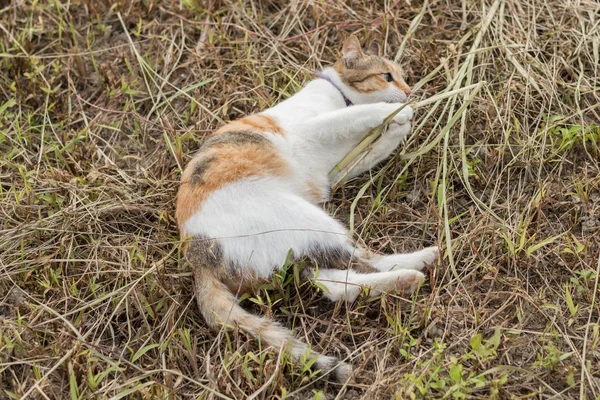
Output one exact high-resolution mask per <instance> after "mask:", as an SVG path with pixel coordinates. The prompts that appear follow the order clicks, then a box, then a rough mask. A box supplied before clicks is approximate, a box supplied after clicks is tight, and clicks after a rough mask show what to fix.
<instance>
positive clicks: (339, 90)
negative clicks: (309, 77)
mask: <svg viewBox="0 0 600 400" xmlns="http://www.w3.org/2000/svg"><path fill="white" fill-rule="evenodd" d="M317 78H320V79H323V80H326V81H327V82H329V83H331V84H332V85H333V87H334V88H336V89H337V90H338V92H340V94H341V95H342V97H343V98H344V102H345V103H346V107H350V106H352V105H354V103H352V101H350V99H349V98H347V97H346V95H345V94H344V92H342V89H340V88H339V86H338V85H336V83H335V82H334V81H332V80H331V78H330V77H328V76H327V75H325V74H324V73H322V72H319V73H318V74H317Z"/></svg>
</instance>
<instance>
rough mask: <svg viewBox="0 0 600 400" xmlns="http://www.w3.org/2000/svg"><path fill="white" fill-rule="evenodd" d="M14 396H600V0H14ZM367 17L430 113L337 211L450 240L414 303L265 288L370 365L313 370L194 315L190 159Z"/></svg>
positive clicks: (6, 183)
mask: <svg viewBox="0 0 600 400" xmlns="http://www.w3.org/2000/svg"><path fill="white" fill-rule="evenodd" d="M0 8H1V9H0V46H1V49H0V50H1V51H0V128H1V130H0V215H1V217H0V398H27V397H28V398H39V399H41V398H45V399H48V398H50V399H63V398H83V399H88V398H105V397H107V398H108V397H111V398H156V397H158V398H209V399H213V398H214V399H216V398H238V399H241V398H247V397H249V396H250V395H251V394H254V397H252V398H265V399H267V398H284V397H286V396H287V397H288V398H297V399H305V398H327V399H329V398H331V399H333V398H339V399H343V398H347V399H358V398H365V399H379V398H381V399H390V398H397V399H405V398H407V399H408V398H442V397H445V398H455V399H461V398H502V399H508V398H511V399H517V398H519V399H524V398H532V399H550V398H569V399H575V398H583V399H598V398H600V324H599V323H600V305H599V303H600V298H599V297H600V296H599V290H598V278H599V275H600V274H599V269H600V233H599V231H600V165H599V164H600V163H599V160H600V152H599V150H598V146H599V141H600V139H599V135H600V129H599V128H598V123H599V121H600V117H599V116H598V113H599V112H600V110H599V108H600V107H599V104H600V92H599V91H598V90H599V89H598V88H599V87H600V86H599V83H600V70H599V68H598V65H599V58H600V56H599V53H600V28H599V27H600V6H599V4H598V3H597V2H596V1H594V0H524V1H517V0H497V1H493V0H483V1H468V0H462V1H439V0H431V1H429V2H425V3H423V2H420V1H414V0H413V1H408V0H399V1H378V2H370V1H366V0H355V1H348V2H326V1H306V2H297V1H295V2H290V3H286V2H276V1H270V2H269V1H263V2H241V1H236V2H229V1H218V0H214V1H205V2H202V1H193V0H182V1H174V0H172V1H153V0H143V1H137V0H136V1H114V2H99V1H90V0H87V1H67V0H53V1H48V2H45V1H32V0H12V1H8V2H7V1H0ZM350 33H356V34H357V35H358V36H359V37H360V39H361V40H362V41H363V42H364V43H365V44H367V43H368V42H370V41H371V40H377V41H379V42H380V43H381V44H383V45H384V46H383V47H384V50H385V52H386V54H387V56H388V57H390V58H396V59H398V60H399V62H400V63H401V64H402V65H403V66H404V68H405V70H406V73H407V80H408V82H409V84H411V85H412V86H413V88H414V89H415V90H414V91H413V93H414V94H413V96H412V97H413V98H414V99H416V100H422V99H425V98H429V97H431V96H433V95H435V94H438V93H441V92H442V91H444V90H450V89H456V88H461V87H465V86H468V85H471V84H479V83H481V86H480V90H479V91H478V92H476V91H475V90H471V91H467V92H463V93H461V94H459V95H455V96H453V97H451V98H450V99H448V100H444V101H441V102H439V103H436V104H434V105H428V106H423V107H420V108H418V109H417V112H416V114H415V121H416V123H415V126H414V130H413V134H412V136H411V138H410V139H409V140H408V142H407V143H406V144H405V146H403V147H402V148H401V149H399V150H398V151H397V152H396V153H395V154H394V156H393V157H392V158H391V159H390V160H388V162H386V163H385V165H384V166H383V167H382V168H380V169H377V170H375V171H372V173H371V174H370V175H368V174H367V176H362V177H361V178H359V179H356V180H353V181H349V182H346V183H345V184H342V185H339V186H338V187H337V188H336V189H335V191H334V195H333V199H332V201H331V202H329V203H327V204H325V205H324V207H325V208H326V209H327V210H329V211H330V212H331V213H333V214H334V215H336V217H337V218H339V219H340V220H341V221H343V222H344V223H347V224H349V225H350V226H351V228H352V229H353V232H354V235H355V237H356V238H357V239H358V240H360V241H363V242H364V243H366V244H367V245H368V246H369V247H370V248H372V249H374V250H376V251H380V252H384V253H385V252H394V251H409V250H415V249H418V248H421V247H423V246H430V245H437V246H439V247H440V249H441V251H442V254H443V257H442V259H441V260H440V262H439V263H438V264H436V265H434V266H432V267H431V268H430V269H429V270H428V272H427V280H426V283H425V284H424V285H423V286H422V287H421V288H420V290H419V291H418V293H416V294H415V295H413V296H412V297H402V296H400V295H398V294H394V293H391V294H388V295H385V296H382V297H380V298H375V299H367V298H366V296H363V297H361V298H360V299H359V300H357V301H356V302H355V303H354V304H350V305H345V304H341V303H339V304H328V303H326V302H324V301H322V300H321V297H320V294H319V291H318V289H317V288H315V287H314V286H313V285H311V284H309V283H302V282H299V281H298V280H297V279H296V278H295V274H294V273H293V272H294V271H295V270H294V267H290V269H289V270H288V272H287V274H283V275H282V276H280V277H278V279H276V280H275V282H274V284H273V285H271V286H270V287H265V288H264V289H263V290H261V291H260V292H259V293H258V294H257V295H254V296H253V297H251V298H249V299H246V301H245V304H246V306H247V307H249V308H251V309H254V310H255V311H257V312H262V313H266V314H268V315H271V316H272V317H273V318H275V319H277V320H279V321H281V322H282V323H284V324H286V325H287V326H293V327H294V331H295V334H296V335H297V336H298V337H300V338H302V339H303V340H306V341H307V342H309V343H311V344H312V345H313V347H314V348H315V349H317V350H319V351H322V352H325V353H328V354H337V355H339V356H342V357H344V358H347V360H348V361H349V362H350V363H351V364H352V365H353V366H354V367H355V372H354V375H353V377H352V379H351V380H350V381H348V382H344V383H341V384H339V383H335V382H332V381H330V380H329V379H327V378H326V377H318V376H317V377H312V375H311V374H312V373H311V372H310V369H309V368H308V367H307V366H306V365H305V366H303V365H301V364H292V363H290V362H289V361H288V360H287V358H286V357H285V356H278V352H277V350H274V349H268V348H264V347H261V345H260V343H258V342H256V341H254V340H251V339H250V338H248V337H246V336H245V335H244V334H243V333H241V332H230V333H227V332H220V333H219V334H215V333H212V332H210V331H209V330H208V329H207V328H206V326H205V324H204V322H203V321H202V318H201V316H200V315H199V313H198V311H197V310H196V307H195V303H194V302H193V299H192V293H191V289H190V287H191V276H190V268H189V266H187V265H185V263H184V262H182V260H181V251H180V250H181V249H180V241H179V237H178V234H177V230H176V225H175V221H174V215H175V213H174V204H175V193H176V190H177V187H178V181H179V179H180V176H181V171H182V167H183V166H185V164H186V162H187V161H188V160H189V159H190V157H191V156H192V155H193V153H194V151H195V150H196V149H197V148H198V147H199V145H200V144H201V143H202V141H203V140H204V138H205V137H206V135H207V134H208V133H209V132H210V131H211V130H213V129H215V128H216V127H218V126H219V125H221V124H222V123H223V122H224V121H227V120H230V119H234V118H238V117H241V116H244V115H246V114H248V113H252V112H255V111H258V110H262V109H264V108H266V107H269V106H270V105H272V104H275V103H277V102H278V101H280V100H282V99H285V98H286V97H288V96H290V95H291V94H293V93H294V92H295V91H297V90H298V89H299V88H300V87H301V86H302V85H303V84H304V83H305V82H306V81H307V80H309V79H310V78H311V76H312V73H313V72H314V71H315V70H318V69H319V68H321V67H323V66H325V65H327V64H329V63H331V62H333V61H334V60H335V59H336V57H338V56H339V53H340V47H341V43H342V42H343V40H344V38H345V37H347V36H348V35H349V34H350Z"/></svg>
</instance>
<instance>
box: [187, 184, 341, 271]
mask: <svg viewBox="0 0 600 400" xmlns="http://www.w3.org/2000/svg"><path fill="white" fill-rule="evenodd" d="M185 230H186V232H187V233H188V235H190V236H202V237H208V238H214V239H216V240H217V243H218V244H219V246H220V248H221V250H222V255H223V259H224V261H225V262H226V264H227V265H230V266H232V267H233V268H243V269H245V268H250V269H252V270H253V271H254V272H255V273H256V274H257V275H258V276H259V277H265V278H266V277H268V276H270V275H271V274H272V272H273V271H274V270H275V269H278V268H281V267H282V266H283V265H284V264H285V262H286V260H287V259H288V257H289V256H290V255H293V256H295V257H299V256H303V255H307V254H311V251H313V250H314V249H315V248H318V247H323V246H327V247H330V246H331V247H336V246H338V245H339V246H343V247H346V246H348V238H347V236H346V233H347V231H346V229H345V228H344V227H343V226H342V225H341V224H340V223H339V222H338V221H336V220H335V219H333V218H331V217H330V216H329V215H328V214H327V213H326V212H325V211H323V210H322V209H321V208H319V207H318V206H315V205H313V204H311V203H310V202H308V201H307V200H305V199H303V198H302V197H300V196H299V195H296V194H294V193H293V192H291V191H290V190H289V187H288V185H287V184H286V183H285V182H284V181H282V180H280V179H273V178H271V179H269V178H260V179H244V180H240V181H238V182H235V183H232V184H229V185H227V186H225V187H223V188H221V189H219V190H217V191H215V192H214V193H212V194H211V195H210V196H209V197H208V198H207V199H206V200H205V201H204V202H203V203H202V205H201V206H200V209H199V210H198V211H197V212H196V213H195V214H194V215H193V216H192V217H191V218H189V219H188V220H187V222H185ZM290 251H291V253H290Z"/></svg>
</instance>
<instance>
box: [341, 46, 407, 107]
mask: <svg viewBox="0 0 600 400" xmlns="http://www.w3.org/2000/svg"><path fill="white" fill-rule="evenodd" d="M379 53H380V50H379V45H377V43H375V42H373V43H371V46H370V47H369V49H368V50H367V51H366V52H363V49H362V48H361V46H360V42H359V41H358V39H357V38H356V36H354V35H352V36H350V37H349V38H348V39H347V40H346V42H345V43H344V46H343V48H342V58H341V59H340V60H339V61H338V62H336V63H335V65H334V69H335V70H336V72H337V73H338V75H339V77H340V79H341V81H342V83H343V84H344V86H346V88H345V89H347V90H344V92H345V93H347V95H348V98H350V100H352V102H353V103H355V104H366V103H377V102H388V103H398V102H405V101H406V99H407V97H408V96H409V95H410V92H411V91H410V87H409V86H408V85H407V84H406V82H405V81H404V74H403V71H402V68H400V66H399V65H398V64H396V63H395V62H393V61H390V60H388V59H386V58H383V57H381V56H380V54H379Z"/></svg>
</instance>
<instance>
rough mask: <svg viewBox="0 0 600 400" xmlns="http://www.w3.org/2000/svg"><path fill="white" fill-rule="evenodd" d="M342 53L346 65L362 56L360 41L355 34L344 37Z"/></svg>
mask: <svg viewBox="0 0 600 400" xmlns="http://www.w3.org/2000/svg"><path fill="white" fill-rule="evenodd" d="M342 55H343V57H344V62H345V63H346V66H348V67H350V66H351V65H352V64H353V63H354V62H355V61H356V60H358V59H359V58H360V57H362V56H363V52H362V49H361V48H360V42H359V41H358V38H357V37H356V36H354V35H350V37H349V38H348V39H346V41H345V42H344V46H343V47H342Z"/></svg>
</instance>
